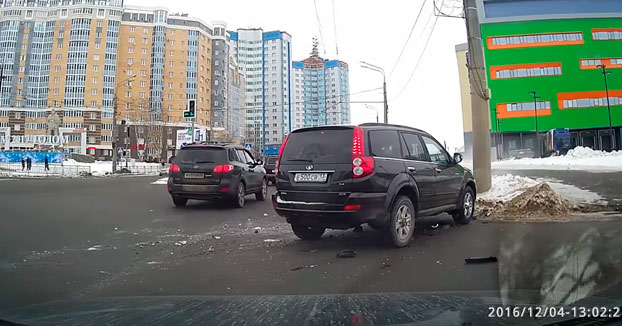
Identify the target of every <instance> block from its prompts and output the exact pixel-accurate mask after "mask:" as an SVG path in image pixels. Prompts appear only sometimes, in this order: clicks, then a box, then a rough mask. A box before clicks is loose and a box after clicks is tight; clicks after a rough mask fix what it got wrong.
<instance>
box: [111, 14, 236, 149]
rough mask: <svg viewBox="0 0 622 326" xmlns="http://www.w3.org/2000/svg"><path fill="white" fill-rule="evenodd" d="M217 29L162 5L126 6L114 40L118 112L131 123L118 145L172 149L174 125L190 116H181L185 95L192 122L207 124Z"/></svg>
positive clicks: (181, 124) (182, 124) (185, 123)
mask: <svg viewBox="0 0 622 326" xmlns="http://www.w3.org/2000/svg"><path fill="white" fill-rule="evenodd" d="M215 30H216V28H214V27H212V26H211V25H210V24H208V23H205V22H203V21H202V20H201V19H198V18H193V17H188V15H186V14H170V13H169V12H168V10H167V9H166V8H159V7H152V8H142V7H126V8H125V11H124V13H123V19H122V22H121V27H120V32H119V40H118V42H119V50H118V62H117V78H116V79H117V84H119V86H118V87H117V118H118V119H119V120H120V121H124V122H125V123H126V126H127V125H129V126H130V127H129V132H127V133H126V131H128V128H125V129H123V130H122V131H121V132H120V135H122V136H124V137H125V139H124V140H123V141H121V144H120V146H123V147H125V148H127V147H129V148H130V149H131V155H132V157H139V158H140V157H141V156H142V157H143V158H144V157H148V156H151V157H161V158H168V157H170V156H172V155H173V154H174V151H175V148H176V131H177V130H178V129H185V128H187V127H188V126H189V125H190V123H191V122H192V118H184V116H183V112H184V110H185V109H186V105H187V103H188V100H191V99H192V100H196V110H195V119H196V120H195V127H196V128H207V129H208V130H209V126H210V120H211V115H210V112H211V109H212V107H211V103H212V91H211V90H212V87H213V86H212V71H213V67H214V66H213V65H212V64H213V62H212V46H213V44H214V43H213V40H214V34H215ZM218 33H224V28H223V29H222V30H220V31H219V32H218ZM225 67H226V65H225ZM215 83H216V81H214V85H216V84H215ZM177 147H178V146H177Z"/></svg>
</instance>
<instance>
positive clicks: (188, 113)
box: [184, 100, 197, 118]
mask: <svg viewBox="0 0 622 326" xmlns="http://www.w3.org/2000/svg"><path fill="white" fill-rule="evenodd" d="M196 103H197V100H188V105H187V106H186V110H185V111H184V118H194V109H195V106H196Z"/></svg>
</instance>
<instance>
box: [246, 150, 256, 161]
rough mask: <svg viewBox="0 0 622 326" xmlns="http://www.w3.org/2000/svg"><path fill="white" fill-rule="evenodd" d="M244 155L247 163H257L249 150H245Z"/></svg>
mask: <svg viewBox="0 0 622 326" xmlns="http://www.w3.org/2000/svg"><path fill="white" fill-rule="evenodd" d="M244 156H245V157H246V163H249V164H250V163H255V158H253V155H251V153H249V152H248V151H244Z"/></svg>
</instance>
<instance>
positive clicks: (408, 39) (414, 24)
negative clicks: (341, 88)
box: [333, 0, 428, 78]
mask: <svg viewBox="0 0 622 326" xmlns="http://www.w3.org/2000/svg"><path fill="white" fill-rule="evenodd" d="M333 1H334V0H333ZM427 1H428V0H423V4H422V5H421V8H419V13H417V17H416V18H415V22H414V23H413V26H412V27H411V28H410V33H408V37H407V38H406V42H404V46H402V50H401V51H400V55H399V56H398V57H397V60H395V63H394V64H393V68H391V72H389V78H391V75H393V71H395V68H396V67H397V64H398V63H399V62H400V59H401V58H402V55H403V54H404V51H405V50H406V46H407V45H408V42H409V41H410V37H411V36H412V35H413V32H414V31H415V27H416V26H417V22H418V21H419V17H420V16H421V12H423V7H424V6H425V3H426V2H427ZM426 25H427V24H426Z"/></svg>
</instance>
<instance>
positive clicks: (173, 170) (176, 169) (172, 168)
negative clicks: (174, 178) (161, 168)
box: [168, 164, 180, 173]
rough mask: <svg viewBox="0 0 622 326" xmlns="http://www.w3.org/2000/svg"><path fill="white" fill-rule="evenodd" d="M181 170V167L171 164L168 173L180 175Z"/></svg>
mask: <svg viewBox="0 0 622 326" xmlns="http://www.w3.org/2000/svg"><path fill="white" fill-rule="evenodd" d="M179 171H180V169H179V165H177V164H171V165H170V166H169V167H168V173H179Z"/></svg>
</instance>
